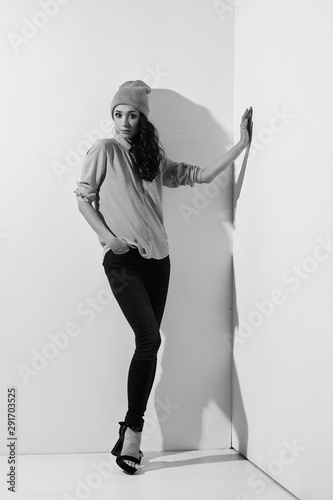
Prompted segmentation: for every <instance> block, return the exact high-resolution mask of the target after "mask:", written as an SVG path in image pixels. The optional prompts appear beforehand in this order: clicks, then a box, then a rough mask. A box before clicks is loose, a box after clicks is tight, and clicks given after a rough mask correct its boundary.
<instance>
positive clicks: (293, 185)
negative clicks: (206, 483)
mask: <svg viewBox="0 0 333 500" xmlns="http://www.w3.org/2000/svg"><path fill="white" fill-rule="evenodd" d="M332 22H333V4H332V2H331V1H330V0H319V1H318V2H316V3H314V2H311V1H301V0H294V1H292V2H290V1H287V0H282V1H279V2H275V1H273V0H270V1H267V0H252V1H251V2H242V3H240V4H239V5H238V7H237V9H236V25H235V117H236V119H237V126H238V122H239V116H240V114H241V112H242V110H243V108H244V107H246V106H248V105H252V106H253V108H254V119H255V130H254V143H253V146H252V151H253V152H252V159H251V160H250V161H249V164H248V167H247V170H246V173H245V178H244V182H243V186H242V190H241V194H240V197H239V200H238V203H237V211H236V220H235V223H236V230H235V239H234V264H235V270H236V272H235V286H236V290H235V291H236V299H237V311H238V319H239V324H238V327H237V328H236V330H235V343H234V391H233V421H234V431H235V432H234V439H233V446H234V447H235V448H236V449H239V450H240V451H241V452H242V453H244V454H245V455H246V456H247V457H248V458H249V459H250V460H251V461H253V462H254V463H255V464H256V465H258V466H259V467H260V468H261V469H263V470H264V471H266V472H268V473H269V474H270V475H271V476H272V477H274V478H275V479H276V480H277V481H278V482H280V483H281V484H282V485H283V486H285V487H286V488H287V489H288V490H290V491H291V492H292V493H294V494H295V495H296V496H297V497H298V498H300V499H301V500H317V499H321V500H328V499H329V498H332V491H333V481H332V457H333V440H332V437H333V428H332V421H333V418H332V417H333V412H332V402H331V401H332V389H333V388H332V380H333V368H332V356H333V344H332V321H333V317H332V311H333V309H332V290H333V288H332V278H333V272H332V270H333V260H332V250H333V249H332V248H331V241H332V227H333V224H332V223H333V220H332V213H333V212H332V208H333V198H332V182H333V171H332V154H333V148H332V137H331V136H332V111H333V105H332V103H333V101H332V67H331V59H332V57H331V48H332V44H333V35H332ZM281 113H282V116H283V118H281ZM279 116H280V117H279ZM239 167H240V165H239V164H238V168H239ZM325 242H326V243H325ZM327 242H329V243H327ZM268 301H269V302H268ZM265 488H266V486H265V481H264V479H263V478H259V474H258V475H257V477H250V478H249V479H248V489H247V490H246V491H243V492H240V495H241V493H243V496H242V497H241V498H242V499H243V498H246V499H248V498H252V497H254V495H255V493H261V494H263V496H264V491H265Z"/></svg>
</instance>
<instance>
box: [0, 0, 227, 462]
mask: <svg viewBox="0 0 333 500" xmlns="http://www.w3.org/2000/svg"><path fill="white" fill-rule="evenodd" d="M0 25H1V30H2V33H3V37H2V38H3V44H2V46H1V49H0V50H1V58H2V61H3V66H5V68H6V70H5V72H4V73H3V75H2V82H1V85H2V92H1V94H0V103H1V110H2V112H1V114H0V123H1V139H2V167H1V168H2V171H1V179H2V195H1V213H2V214H3V216H2V219H1V227H0V233H1V234H0V236H1V240H0V245H1V254H2V258H1V297H0V300H1V304H2V319H1V338H2V343H1V350H0V356H1V358H0V369H1V378H0V380H1V390H0V401H1V402H0V407H1V419H2V418H3V417H2V416H3V415H6V400H7V395H6V393H7V387H11V386H16V387H17V391H18V408H17V419H18V437H19V440H18V448H17V451H18V452H19V453H72V452H94V451H107V450H109V449H110V447H111V446H112V445H113V444H114V443H113V442H114V440H115V438H116V435H117V432H118V423H117V422H118V420H121V419H122V418H123V416H124V413H125V411H126V375H127V368H128V364H129V362H130V358H131V356H132V351H133V336H132V332H131V330H130V328H129V326H128V325H127V323H126V322H125V320H124V319H123V317H122V314H121V312H120V310H119V309H118V306H117V304H116V302H115V300H114V299H113V297H112V295H111V292H110V291H109V287H108V282H107V280H106V277H105V275H104V271H103V268H102V265H101V262H102V248H101V247H100V245H99V243H98V241H97V238H96V236H95V235H94V233H93V232H92V231H91V229H90V228H89V227H88V225H87V223H86V222H85V221H84V219H83V217H82V216H81V215H80V214H79V212H78V210H77V206H76V201H75V196H74V194H73V190H74V189H75V187H76V184H75V183H76V180H78V178H79V176H80V168H81V164H82V159H83V157H84V155H85V152H86V151H87V149H88V148H89V146H90V144H91V143H92V142H93V141H94V140H95V139H96V138H98V137H101V136H105V137H110V136H111V135H112V123H111V120H110V115H109V104H110V102H111V99H112V96H113V95H114V93H115V92H116V90H117V89H118V86H119V85H120V84H121V83H123V82H124V81H126V80H129V79H137V78H138V79H143V80H145V81H146V82H147V83H148V84H150V85H151V86H152V87H153V88H154V92H153V94H152V98H151V108H152V112H151V118H152V120H153V121H154V122H155V124H156V125H157V127H158V128H159V130H160V134H161V139H162V141H163V142H164V145H165V147H166V150H167V153H168V155H169V156H170V157H171V158H173V159H175V160H184V161H188V162H193V163H195V164H199V165H201V166H205V165H206V164H208V163H209V162H211V161H213V160H214V159H216V157H218V156H219V155H221V154H222V153H223V152H224V151H225V150H226V148H227V146H229V145H230V143H231V142H232V128H233V12H228V13H227V14H226V16H225V18H224V17H223V19H222V18H221V15H220V13H219V12H218V10H217V9H216V6H215V5H214V3H213V2H212V3H211V2H207V1H205V0H168V1H164V0H157V1H156V0H94V1H92V0H91V1H89V0H83V1H82V0H81V1H76V0H67V1H66V0H40V1H38V2H37V1H34V0H29V1H27V0H17V1H16V2H9V1H6V2H2V3H1V6H0ZM231 184H232V183H231V182H230V176H224V177H221V180H220V183H219V184H216V183H215V184H214V185H211V186H210V187H209V188H208V187H207V186H200V187H198V188H194V189H193V190H192V189H191V188H189V187H187V188H179V189H178V190H166V192H165V218H166V226H167V230H168V232H169V240H170V249H171V258H172V276H171V286H170V295H169V299H168V304H167V310H166V314H165V319H164V322H163V327H162V329H163V348H162V349H161V351H160V356H159V368H158V376H157V380H156V384H155V386H154V392H153V394H152V398H151V401H150V405H149V409H148V412H147V418H146V430H145V436H144V440H145V442H144V444H143V448H144V449H156V450H159V449H162V448H164V449H192V448H207V447H208V448H209V447H214V448H216V447H229V446H230V436H231V424H230V413H231V394H230V392H231V381H230V373H231V353H230V345H227V344H226V343H225V342H224V340H223V337H222V333H223V332H226V333H228V334H229V333H230V332H231V317H230V308H231V293H230V290H231V269H230V240H229V233H230V231H229V229H230V220H231ZM0 434H1V436H2V437H1V440H0V442H1V452H2V453H7V450H6V448H5V443H6V442H5V435H6V428H5V425H1V428H0Z"/></svg>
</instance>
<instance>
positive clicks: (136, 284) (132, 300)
mask: <svg viewBox="0 0 333 500" xmlns="http://www.w3.org/2000/svg"><path fill="white" fill-rule="evenodd" d="M103 265H104V268H105V272H106V274H107V277H108V279H109V282H110V286H111V289H112V291H113V293H114V295H115V298H116V300H117V301H118V304H119V306H120V307H121V309H122V311H123V313H124V315H125V317H126V318H127V320H128V322H129V324H130V325H131V327H132V329H133V331H134V334H135V344H136V349H135V352H134V356H133V358H132V361H131V364H130V369H129V374H128V412H127V415H126V419H125V422H126V424H127V425H128V426H129V427H130V428H131V429H132V430H133V431H136V432H140V431H141V430H142V428H143V423H144V420H143V415H144V413H145V410H146V406H147V401H148V398H149V394H150V392H151V388H152V384H153V381H154V376H155V371H156V360H157V351H158V349H159V346H160V343H161V339H160V332H159V327H160V323H161V320H162V315H163V311H164V306H165V301H166V295H167V288H168V282H169V270H170V264H169V259H168V258H166V259H162V260H160V261H158V260H154V259H143V258H142V257H141V256H140V255H139V253H138V252H137V251H136V250H134V251H132V250H131V251H130V252H128V253H126V254H123V255H115V254H112V252H111V253H110V252H108V254H107V255H106V258H105V259H104V262H103Z"/></svg>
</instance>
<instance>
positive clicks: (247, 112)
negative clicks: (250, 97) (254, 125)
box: [242, 108, 249, 122]
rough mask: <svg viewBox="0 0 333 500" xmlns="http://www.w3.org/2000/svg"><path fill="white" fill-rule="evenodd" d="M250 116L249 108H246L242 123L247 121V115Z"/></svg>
mask: <svg viewBox="0 0 333 500" xmlns="http://www.w3.org/2000/svg"><path fill="white" fill-rule="evenodd" d="M248 114H249V109H248V108H246V110H245V111H244V113H243V116H242V122H243V121H244V120H246V117H247V115H248Z"/></svg>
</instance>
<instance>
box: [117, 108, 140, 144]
mask: <svg viewBox="0 0 333 500" xmlns="http://www.w3.org/2000/svg"><path fill="white" fill-rule="evenodd" d="M113 119H114V122H115V125H116V129H117V130H118V132H119V134H120V135H121V136H122V137H124V138H125V139H131V138H132V137H134V136H135V134H137V133H138V132H139V128H140V112H139V111H138V110H137V109H136V108H134V107H133V106H129V105H128V104H118V106H116V107H115V108H114V112H113Z"/></svg>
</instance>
